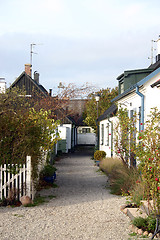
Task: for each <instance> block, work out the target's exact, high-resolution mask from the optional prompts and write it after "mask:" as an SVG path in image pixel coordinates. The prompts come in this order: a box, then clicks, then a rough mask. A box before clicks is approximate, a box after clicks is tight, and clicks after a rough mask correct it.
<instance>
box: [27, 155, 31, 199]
mask: <svg viewBox="0 0 160 240" xmlns="http://www.w3.org/2000/svg"><path fill="white" fill-rule="evenodd" d="M26 165H27V166H26V168H27V170H26V173H27V174H26V175H27V176H26V195H27V196H29V197H31V182H32V179H31V173H32V172H31V156H27V157H26Z"/></svg>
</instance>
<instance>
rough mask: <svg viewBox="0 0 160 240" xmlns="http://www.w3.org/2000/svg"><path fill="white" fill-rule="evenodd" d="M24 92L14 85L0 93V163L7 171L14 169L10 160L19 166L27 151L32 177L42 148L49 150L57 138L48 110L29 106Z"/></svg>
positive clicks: (35, 172)
mask: <svg viewBox="0 0 160 240" xmlns="http://www.w3.org/2000/svg"><path fill="white" fill-rule="evenodd" d="M24 96H25V93H23V92H21V91H19V90H17V89H13V90H12V91H9V92H7V93H6V94H0V165H1V164H4V163H5V164H7V166H8V171H14V172H15V169H12V164H17V167H21V164H22V163H25V161H26V156H27V155H29V156H31V157H32V167H33V176H32V177H33V178H36V177H37V171H38V169H37V168H38V163H39V161H41V157H42V155H43V153H44V151H49V150H51V149H52V148H53V145H54V143H55V142H56V141H57V139H58V136H57V135H56V127H57V125H58V121H56V122H55V121H54V120H53V119H52V118H50V116H51V112H50V111H45V110H43V109H40V110H38V111H36V110H35V109H34V108H33V107H32V108H31V101H30V100H29V99H28V98H26V97H24Z"/></svg>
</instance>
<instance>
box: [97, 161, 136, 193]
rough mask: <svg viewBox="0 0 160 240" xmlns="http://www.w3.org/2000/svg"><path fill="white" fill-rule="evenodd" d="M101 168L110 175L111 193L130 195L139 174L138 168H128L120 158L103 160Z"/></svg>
mask: <svg viewBox="0 0 160 240" xmlns="http://www.w3.org/2000/svg"><path fill="white" fill-rule="evenodd" d="M100 169H102V171H103V172H105V173H106V174H107V176H108V177H109V184H110V190H111V193H112V194H116V195H128V194H129V192H130V191H131V189H133V186H134V185H135V183H136V181H137V179H138V176H139V173H138V171H137V170H136V169H134V168H128V167H127V166H126V165H124V164H123V163H122V161H121V159H119V158H105V159H103V160H101V161H100Z"/></svg>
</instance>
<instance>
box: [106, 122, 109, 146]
mask: <svg viewBox="0 0 160 240" xmlns="http://www.w3.org/2000/svg"><path fill="white" fill-rule="evenodd" d="M106 145H107V146H109V123H107V126H106Z"/></svg>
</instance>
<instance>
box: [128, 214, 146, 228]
mask: <svg viewBox="0 0 160 240" xmlns="http://www.w3.org/2000/svg"><path fill="white" fill-rule="evenodd" d="M132 223H133V225H134V226H136V227H138V228H142V227H143V228H145V229H146V228H147V219H146V218H142V217H136V218H134V219H133V221H132Z"/></svg>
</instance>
